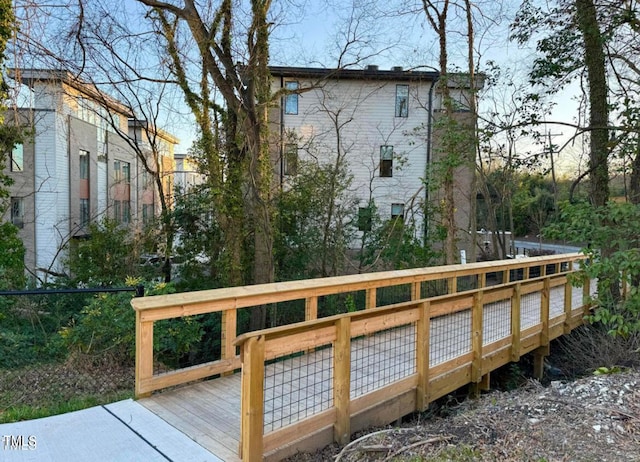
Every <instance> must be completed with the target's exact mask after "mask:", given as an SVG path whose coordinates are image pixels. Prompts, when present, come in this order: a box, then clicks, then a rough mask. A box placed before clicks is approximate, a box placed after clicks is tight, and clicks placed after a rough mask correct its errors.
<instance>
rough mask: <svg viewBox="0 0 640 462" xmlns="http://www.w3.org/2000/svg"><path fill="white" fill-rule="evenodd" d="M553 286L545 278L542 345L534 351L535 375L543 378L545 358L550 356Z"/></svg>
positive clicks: (541, 304) (541, 305)
mask: <svg viewBox="0 0 640 462" xmlns="http://www.w3.org/2000/svg"><path fill="white" fill-rule="evenodd" d="M550 295H551V286H550V284H549V278H545V279H544V281H543V286H542V296H541V300H540V320H541V321H542V329H541V331H540V347H539V348H537V349H536V350H534V352H533V376H534V378H536V379H538V380H542V377H543V376H544V358H545V357H547V356H549V299H550Z"/></svg>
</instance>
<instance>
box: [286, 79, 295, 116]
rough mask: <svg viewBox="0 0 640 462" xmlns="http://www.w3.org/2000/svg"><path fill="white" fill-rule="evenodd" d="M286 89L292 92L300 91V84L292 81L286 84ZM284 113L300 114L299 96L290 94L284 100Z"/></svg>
mask: <svg viewBox="0 0 640 462" xmlns="http://www.w3.org/2000/svg"><path fill="white" fill-rule="evenodd" d="M284 88H286V89H287V90H290V91H295V90H297V89H298V82H296V81H294V80H291V81H289V82H286V83H285V84H284ZM284 113H285V114H297V113H298V94H297V93H290V94H288V95H286V96H285V98H284Z"/></svg>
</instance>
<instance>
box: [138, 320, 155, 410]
mask: <svg viewBox="0 0 640 462" xmlns="http://www.w3.org/2000/svg"><path fill="white" fill-rule="evenodd" d="M152 378H153V321H142V314H141V313H140V311H136V370H135V391H134V393H135V397H136V398H145V397H147V396H151V392H150V391H146V390H147V387H146V386H145V384H144V382H147V381H149V380H151V379H152Z"/></svg>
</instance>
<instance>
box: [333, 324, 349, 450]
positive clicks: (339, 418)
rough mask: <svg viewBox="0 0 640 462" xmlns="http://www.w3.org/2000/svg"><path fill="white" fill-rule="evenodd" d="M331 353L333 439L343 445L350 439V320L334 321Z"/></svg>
mask: <svg viewBox="0 0 640 462" xmlns="http://www.w3.org/2000/svg"><path fill="white" fill-rule="evenodd" d="M334 349H335V351H334V352H333V405H334V406H335V408H336V423H335V424H334V429H333V435H334V436H333V437H334V440H335V441H336V443H338V444H340V445H345V444H347V443H348V442H349V440H350V439H351V413H350V409H349V405H350V401H351V396H350V390H351V318H350V317H348V316H344V317H341V318H339V319H338V320H337V321H336V343H335V346H334Z"/></svg>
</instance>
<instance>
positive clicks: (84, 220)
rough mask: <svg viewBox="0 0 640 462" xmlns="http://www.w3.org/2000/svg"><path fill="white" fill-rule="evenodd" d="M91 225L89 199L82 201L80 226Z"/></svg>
mask: <svg viewBox="0 0 640 462" xmlns="http://www.w3.org/2000/svg"><path fill="white" fill-rule="evenodd" d="M88 224H89V199H80V226H81V227H83V228H84V227H85V226H87V225H88Z"/></svg>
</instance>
